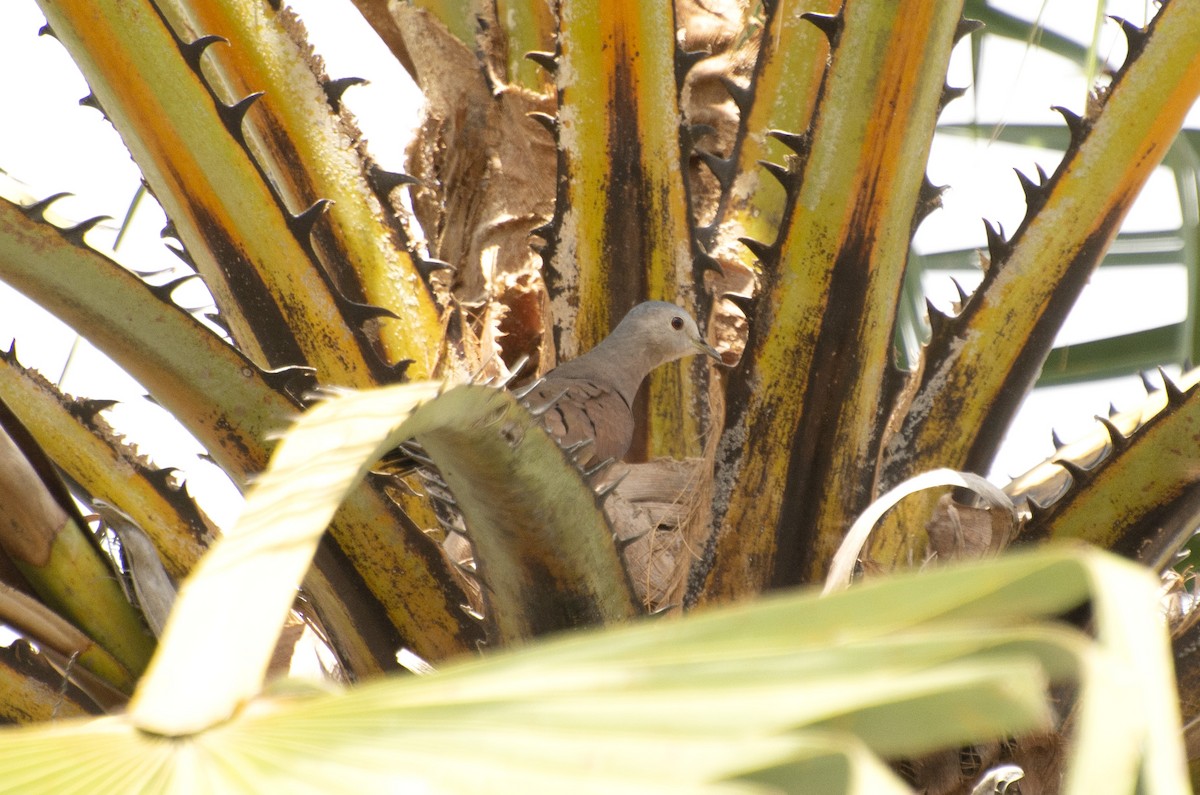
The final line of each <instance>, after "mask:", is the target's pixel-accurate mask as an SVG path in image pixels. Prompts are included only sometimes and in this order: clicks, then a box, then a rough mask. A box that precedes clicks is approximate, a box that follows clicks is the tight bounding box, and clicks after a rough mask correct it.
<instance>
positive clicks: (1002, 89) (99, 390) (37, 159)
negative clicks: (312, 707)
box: [0, 0, 1200, 526]
mask: <svg viewBox="0 0 1200 795" xmlns="http://www.w3.org/2000/svg"><path fill="white" fill-rule="evenodd" d="M290 4H291V5H292V6H293V7H294V8H296V9H297V10H298V11H299V13H300V14H301V16H302V17H304V18H305V19H306V21H307V23H308V27H309V31H310V33H311V37H312V40H313V44H314V46H315V48H316V50H317V52H319V53H320V54H321V55H322V56H323V57H324V58H325V60H326V64H327V70H328V72H329V74H330V75H331V76H332V77H347V76H360V77H367V78H369V79H370V80H371V84H370V85H368V86H361V87H354V88H351V89H350V90H349V91H348V92H347V93H346V96H345V100H344V102H345V104H346V106H347V107H349V109H350V110H351V111H352V112H353V113H354V114H355V115H356V116H357V118H358V121H359V126H360V127H361V128H362V129H363V131H364V133H365V134H366V136H367V138H368V140H369V141H370V145H371V148H372V150H373V152H374V153H375V155H376V157H377V158H378V159H379V161H380V162H381V164H382V165H384V166H385V167H388V168H391V169H395V170H403V147H404V144H405V142H406V140H407V137H408V134H409V132H408V131H409V130H411V129H412V127H413V126H415V125H416V124H417V121H418V115H419V103H420V97H419V94H417V92H416V91H415V89H414V88H413V86H412V84H411V82H410V81H409V80H408V78H407V75H406V74H405V73H404V71H403V69H402V68H401V67H400V66H399V64H397V63H396V61H395V60H394V59H393V58H392V57H391V55H390V53H389V52H388V51H387V49H386V48H385V47H384V45H383V44H382V43H381V42H379V41H378V39H377V38H376V37H375V35H374V33H373V32H372V31H371V30H370V29H369V28H368V27H367V26H366V23H365V22H363V21H362V20H361V18H359V17H358V15H357V13H356V12H355V11H354V9H353V8H352V7H351V6H350V5H349V3H348V2H347V0H295V1H294V2H291V3H290ZM996 5H1003V6H1005V7H1006V8H1007V9H1008V10H1010V11H1011V12H1012V13H1015V14H1018V15H1021V14H1030V13H1036V12H1037V9H1038V8H1039V7H1041V5H1042V4H1041V3H1038V2H1033V0H1012V1H1011V2H1007V3H996ZM1147 5H1148V4H1147V3H1145V2H1144V0H1127V1H1125V2H1118V1H1116V0H1114V1H1113V2H1108V3H1107V4H1106V8H1105V10H1106V12H1107V13H1110V14H1116V15H1120V16H1124V17H1126V18H1129V19H1131V20H1133V21H1135V22H1139V23H1140V22H1142V21H1144V20H1145V19H1146V16H1147ZM1095 10H1096V6H1095V5H1094V4H1093V3H1091V2H1082V1H1081V0H1050V1H1049V2H1047V3H1046V4H1045V7H1044V9H1043V12H1042V21H1043V23H1044V24H1045V25H1046V27H1047V28H1049V29H1051V30H1055V31H1057V32H1061V33H1064V34H1066V35H1069V36H1071V37H1072V38H1074V39H1075V40H1077V41H1080V42H1087V41H1090V40H1091V37H1092V27H1093V24H1094V21H1095V17H1094V13H1095ZM43 23H44V18H43V17H42V15H41V13H40V11H39V9H38V7H37V5H36V4H35V3H34V2H33V0H4V2H0V75H5V77H4V78H3V79H0V107H2V108H4V109H5V120H4V122H3V123H2V124H0V169H3V170H5V171H7V172H8V174H9V175H10V176H11V177H12V178H15V179H17V180H19V181H21V182H24V183H26V184H27V185H29V186H30V187H31V190H32V192H33V193H34V194H35V195H37V196H39V197H40V196H45V195H48V194H50V193H55V192H59V191H72V192H74V193H75V194H76V198H72V199H69V200H63V201H62V202H60V203H58V204H56V205H55V209H56V210H58V211H60V212H62V213H63V214H65V215H68V216H69V217H72V218H75V219H82V218H87V217H90V216H93V215H97V214H106V215H111V216H113V217H114V218H115V219H117V220H116V221H115V222H110V223H107V224H105V225H103V226H102V227H100V228H99V229H98V230H97V231H96V232H93V233H92V234H91V235H90V236H89V241H90V242H92V243H93V244H94V245H96V246H98V247H104V246H111V245H112V242H113V239H114V236H115V230H116V226H117V225H118V224H119V222H120V219H121V218H122V217H123V216H124V214H125V212H126V210H127V208H128V205H129V202H130V200H131V199H132V197H133V195H134V193H135V191H136V189H137V187H138V184H139V179H140V178H139V174H138V172H137V169H136V168H135V167H134V165H133V163H132V162H131V161H130V159H129V156H128V154H127V152H126V151H125V149H124V147H123V145H122V144H121V142H120V139H119V138H118V136H117V135H116V133H115V132H114V131H113V129H112V127H111V126H110V125H109V124H108V122H106V121H104V120H103V118H102V117H101V116H100V114H99V113H97V112H96V111H95V110H92V109H89V108H81V107H79V106H78V105H77V101H78V100H79V98H80V97H83V96H85V95H86V94H87V93H88V89H87V86H86V83H85V82H84V80H83V78H82V76H80V75H79V73H78V70H76V69H75V67H74V64H73V63H72V62H71V60H70V58H69V57H68V56H67V54H66V52H65V50H64V49H63V48H62V46H61V45H60V44H59V43H58V42H57V41H55V40H53V39H50V38H47V37H41V38H39V37H38V36H37V35H36V33H37V30H38V28H39V27H41V25H42V24H43ZM988 42H989V43H988V45H987V46H986V47H985V51H984V58H985V59H986V61H985V70H986V69H987V68H989V67H991V66H993V65H1000V66H1001V68H1002V70H1003V72H1002V73H1003V74H1004V75H1005V76H1004V78H1002V79H1001V78H994V79H992V80H991V81H988V82H985V83H984V85H983V86H981V88H980V93H979V95H978V96H976V95H975V92H974V91H973V90H972V91H968V93H967V95H966V96H965V97H964V98H962V99H960V100H957V101H956V102H954V103H951V105H950V106H949V107H948V109H947V111H946V113H945V114H944V116H943V121H970V120H971V117H972V113H973V108H975V107H977V108H978V111H979V114H980V118H982V119H985V120H989V121H991V120H1003V121H1005V122H1011V123H1017V122H1044V123H1049V124H1061V123H1062V121H1061V117H1059V116H1058V114H1057V113H1055V112H1053V111H1050V110H1049V107H1050V106H1051V105H1055V104H1061V105H1065V106H1067V107H1069V108H1072V109H1074V110H1076V111H1082V109H1083V105H1084V98H1085V96H1086V92H1087V86H1086V84H1085V80H1084V77H1083V75H1082V74H1081V72H1080V70H1079V69H1078V68H1077V67H1076V66H1075V65H1073V64H1071V63H1068V62H1066V61H1064V60H1062V59H1059V58H1056V57H1054V56H1050V55H1046V54H1044V53H1041V52H1039V51H1037V50H1027V49H1026V48H1025V47H1024V46H1023V45H1021V44H1020V43H1016V42H1006V41H997V40H994V39H989V40H988ZM1100 55H1101V58H1102V59H1107V60H1108V61H1109V62H1110V63H1112V64H1114V65H1119V64H1120V62H1121V60H1122V59H1123V57H1124V40H1123V37H1122V36H1121V34H1120V31H1119V30H1118V28H1117V26H1116V25H1115V24H1113V23H1111V22H1108V23H1106V24H1105V25H1104V28H1103V30H1102V37H1101V46H1100ZM1014 76H1015V77H1014ZM970 77H971V75H970V54H969V49H968V48H967V47H966V46H965V45H960V46H959V47H958V48H957V50H956V51H955V55H954V58H953V61H952V68H951V74H950V80H949V82H950V84H951V85H968V84H969V83H970ZM1189 126H1191V127H1197V126H1200V114H1198V113H1197V111H1196V109H1195V108H1194V109H1193V111H1192V114H1191V116H1190V117H1189ZM1057 160H1058V155H1057V154H1056V153H1049V152H1048V153H1045V155H1044V156H1043V157H1041V158H1040V160H1039V162H1040V163H1041V164H1042V166H1043V167H1044V168H1045V169H1046V171H1047V172H1053V170H1054V168H1055V166H1056V165H1057ZM1014 166H1016V167H1019V168H1021V169H1022V170H1024V171H1026V172H1027V173H1032V171H1033V161H1032V159H1031V155H1030V152H1029V150H1028V149H1018V148H1016V147H1012V146H1009V145H1005V144H1000V143H995V144H988V143H987V142H986V141H982V142H972V141H967V140H964V139H950V138H941V139H939V140H938V141H937V142H935V146H934V154H933V157H932V158H931V163H930V167H929V174H930V178H931V179H932V181H933V182H934V183H935V184H946V183H949V184H950V185H951V188H950V190H949V191H948V192H947V193H946V194H945V196H944V205H945V206H944V209H942V210H940V211H938V212H936V213H934V214H933V215H932V216H931V217H930V218H929V219H928V220H926V222H925V223H924V225H923V226H922V227H921V229H920V231H919V232H918V234H917V238H916V241H915V244H916V246H917V247H918V249H920V250H922V251H939V250H948V249H956V248H963V247H967V246H972V245H975V246H979V245H982V243H983V234H982V228H983V227H982V223H981V221H980V219H981V218H983V217H987V218H990V219H992V220H997V221H1000V222H1001V223H1003V224H1004V227H1005V228H1006V229H1007V230H1010V231H1011V230H1013V229H1015V228H1016V227H1017V225H1018V224H1019V222H1020V219H1021V217H1022V215H1023V214H1024V210H1025V208H1024V198H1023V195H1022V193H1021V190H1020V187H1019V185H1018V183H1017V181H1016V178H1015V177H1014V176H1013V173H1012V168H1013V167H1014ZM1178 221H1179V211H1178V206H1177V203H1176V200H1175V197H1174V188H1173V184H1172V183H1171V180H1170V178H1169V176H1168V175H1167V174H1166V172H1165V171H1164V170H1162V169H1159V172H1158V173H1156V175H1155V177H1154V178H1152V180H1151V185H1150V186H1149V188H1148V190H1147V192H1146V198H1145V200H1144V201H1142V200H1140V201H1139V203H1138V204H1136V205H1135V206H1134V208H1133V210H1132V212H1131V213H1130V216H1129V219H1128V220H1127V222H1126V226H1125V228H1126V229H1161V228H1169V227H1171V226H1172V225H1177V224H1178ZM163 222H164V219H163V216H162V214H161V211H160V210H158V209H157V207H156V206H154V204H153V202H151V201H147V202H144V203H143V205H142V207H141V208H140V209H139V211H138V213H137V214H136V215H135V217H134V228H133V229H132V230H131V231H130V233H129V234H128V235H127V237H126V240H125V242H123V243H122V246H121V250H120V251H119V252H118V258H119V259H120V258H123V259H125V261H127V262H130V263H137V264H138V265H139V267H145V265H146V263H147V262H151V263H159V264H160V266H161V267H173V266H174V265H175V260H174V257H173V256H172V255H170V254H168V253H166V252H165V251H164V250H163V247H162V245H161V243H160V242H159V240H158V230H159V229H161V227H162V225H163ZM139 232H140V234H139ZM960 276H961V278H960V281H963V283H964V286H967V287H968V289H969V288H970V287H972V286H973V285H974V284H975V282H977V281H978V279H979V274H978V273H977V272H976V273H963V274H960ZM1186 287H1187V285H1186V277H1185V275H1184V273H1183V270H1182V268H1162V269H1153V270H1147V269H1140V270H1138V271H1137V276H1136V278H1130V275H1129V274H1125V275H1124V276H1122V275H1121V274H1111V275H1110V274H1105V275H1104V276H1103V277H1098V278H1097V280H1096V281H1095V282H1094V283H1093V284H1091V285H1089V287H1088V288H1087V289H1086V290H1085V292H1084V295H1083V297H1082V299H1081V301H1080V304H1079V306H1078V307H1077V309H1076V311H1075V312H1074V313H1073V315H1072V317H1071V318H1070V319H1069V320H1068V322H1067V324H1066V327H1065V328H1064V329H1063V331H1062V334H1061V335H1060V337H1059V339H1060V341H1063V342H1066V341H1071V342H1078V341H1083V340H1088V339H1094V338H1097V337H1100V336H1108V335H1110V334H1113V333H1116V332H1118V331H1132V330H1137V329H1140V328H1149V327H1153V326H1158V325H1162V324H1164V323H1168V322H1174V321H1178V320H1180V319H1182V318H1183V316H1184V313H1185V311H1186V305H1185V299H1184V293H1185V291H1186ZM926 288H927V290H928V291H929V292H930V294H931V295H932V297H933V299H934V301H935V303H938V304H940V305H942V306H946V305H948V304H949V302H950V301H951V300H952V299H953V298H954V297H955V295H956V294H955V292H954V288H953V286H952V285H951V283H950V281H949V278H947V277H944V276H941V275H939V276H936V277H932V278H930V279H929V280H928V282H927V284H926ZM176 298H177V300H179V301H180V302H181V303H183V304H184V305H186V306H195V305H197V304H200V303H202V302H203V301H204V297H203V292H202V290H193V291H192V292H190V293H189V292H188V291H186V290H182V289H181V290H180V291H178V292H177V293H176ZM1118 308H1119V310H1120V311H1119V312H1117V311H1114V310H1116V309H1118ZM1115 320H1121V321H1128V323H1129V324H1130V326H1129V327H1128V328H1117V327H1115V326H1114V321H1115ZM13 337H16V339H17V348H18V353H19V356H20V360H21V362H22V363H23V364H25V365H27V366H33V367H36V368H37V369H39V370H40V371H41V372H42V373H43V374H44V375H46V377H48V378H50V379H51V380H56V381H57V380H59V379H60V377H61V376H62V375H63V371H64V366H65V364H66V362H67V358H68V356H69V355H70V353H71V351H72V349H73V347H77V348H78V350H77V352H76V355H75V356H73V357H72V359H71V364H70V366H69V367H68V368H67V369H66V374H65V377H63V378H62V384H61V385H62V387H63V389H64V390H65V391H67V392H69V393H72V394H78V395H82V396H87V397H95V398H109V399H114V398H115V399H120V400H122V401H124V403H123V404H122V405H120V406H118V407H116V408H114V409H113V410H112V411H110V412H109V413H108V416H109V419H110V421H112V422H113V423H114V424H115V425H117V426H118V427H119V428H121V429H123V430H124V431H125V432H126V433H128V434H129V435H130V436H131V438H132V439H133V440H135V441H137V442H138V444H139V446H140V447H141V448H142V449H143V450H145V451H147V452H148V453H149V454H150V455H151V456H152V458H154V460H155V461H156V463H158V464H159V465H164V466H165V465H171V466H176V467H179V468H180V469H181V470H184V471H185V472H186V473H187V474H186V477H187V480H188V484H189V488H190V489H191V491H192V492H193V494H196V495H197V497H198V498H199V499H200V500H201V501H202V503H203V504H204V505H205V508H206V510H208V511H209V512H210V513H211V514H212V515H213V518H214V519H215V520H216V521H217V522H218V524H220V525H222V526H228V525H229V524H230V523H231V522H232V519H233V518H234V516H235V514H236V511H237V506H238V504H239V500H238V497H237V495H236V492H235V490H234V489H233V488H232V486H231V485H229V483H228V481H226V480H225V478H224V475H223V474H221V473H220V472H219V471H218V470H217V469H216V468H215V467H212V466H210V465H208V464H205V463H204V462H202V461H200V460H199V459H197V458H196V453H197V452H199V446H198V445H197V444H196V443H195V442H194V441H193V440H191V439H190V437H189V436H188V435H187V434H186V433H185V432H183V431H182V430H178V429H177V426H176V427H172V426H173V423H172V422H170V421H169V418H168V417H167V415H166V413H165V412H163V411H161V410H160V409H158V408H157V407H155V406H153V405H152V404H150V403H149V402H148V401H146V400H145V399H144V398H142V394H143V392H144V390H142V389H141V388H140V387H139V386H138V385H137V384H136V383H134V382H133V381H132V380H131V379H129V378H128V376H125V375H124V374H123V373H121V372H120V371H119V370H117V369H116V368H115V367H114V366H113V365H111V364H110V363H107V361H106V360H105V359H104V358H103V357H102V356H100V355H98V354H96V353H95V352H94V351H93V350H92V349H91V348H90V346H88V345H87V344H86V343H81V344H78V345H77V339H76V336H75V334H74V333H73V332H72V331H70V330H69V329H67V328H66V327H65V326H63V325H62V324H60V323H58V322H57V321H55V320H54V319H53V318H51V317H50V316H49V315H47V314H46V313H44V312H42V311H41V310H40V309H38V308H37V307H36V306H35V305H33V304H31V303H30V302H28V301H27V300H25V299H24V298H23V297H21V296H20V295H19V294H16V293H14V292H12V291H11V290H9V289H7V288H6V287H5V286H4V285H3V284H0V345H4V346H5V347H7V344H8V342H9V341H10V340H11V339H12V338H13ZM1142 394H1143V389H1142V386H1141V382H1140V380H1139V379H1138V378H1137V377H1132V378H1129V379H1117V380H1115V381H1110V382H1104V383H1102V384H1099V385H1089V386H1083V387H1060V388H1055V389H1046V390H1040V391H1039V392H1037V393H1035V394H1034V395H1033V396H1032V397H1031V399H1030V401H1029V402H1028V405H1027V407H1026V409H1025V410H1023V411H1022V414H1021V416H1020V417H1018V419H1017V421H1016V423H1015V424H1014V427H1013V429H1012V431H1011V432H1010V436H1009V439H1008V441H1007V443H1006V446H1005V449H1004V450H1003V451H1002V453H1001V455H1000V458H999V460H998V461H997V464H996V467H995V469H994V471H993V479H995V480H996V481H997V482H1000V483H1003V482H1005V481H1006V480H1007V477H1006V475H1009V474H1013V475H1015V474H1018V473H1020V472H1022V471H1024V470H1025V469H1027V468H1029V467H1030V466H1032V465H1033V464H1035V463H1037V462H1038V461H1041V460H1042V459H1044V458H1045V457H1046V456H1048V455H1049V454H1050V453H1051V452H1053V448H1052V446H1051V443H1050V428H1051V427H1052V426H1053V427H1057V428H1058V429H1059V431H1060V434H1061V435H1062V436H1063V438H1065V439H1068V440H1069V439H1071V438H1073V437H1074V436H1077V435H1079V434H1081V433H1083V432H1085V431H1087V430H1088V429H1089V428H1090V427H1091V426H1092V420H1091V417H1092V415H1093V414H1097V413H1105V412H1106V411H1107V408H1108V404H1109V402H1110V401H1114V402H1115V403H1116V405H1117V406H1118V407H1128V406H1132V405H1134V404H1136V402H1137V401H1138V400H1140V398H1141V396H1142Z"/></svg>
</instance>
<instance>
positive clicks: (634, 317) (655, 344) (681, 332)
mask: <svg viewBox="0 0 1200 795" xmlns="http://www.w3.org/2000/svg"><path fill="white" fill-rule="evenodd" d="M610 336H611V338H612V339H613V340H614V341H618V340H619V341H621V342H626V343H629V342H633V343H636V346H637V347H639V348H641V349H642V351H643V353H642V355H643V356H645V357H647V358H648V359H649V361H648V362H647V364H648V365H649V369H653V368H654V367H657V366H658V365H660V364H666V363H667V362H673V361H675V360H676V359H681V358H683V357H684V356H691V355H692V354H696V353H703V354H704V355H706V356H711V357H712V358H714V359H716V360H717V361H718V362H721V354H720V353H718V352H717V350H716V349H715V348H713V347H712V346H711V345H709V344H708V343H707V342H705V341H704V337H703V336H702V335H701V334H700V329H699V328H697V326H696V321H695V320H693V319H692V316H691V315H689V314H688V313H687V311H686V310H684V309H682V308H680V307H678V306H675V305H674V304H669V303H667V302H666V301H646V302H645V303H641V304H638V305H637V306H635V307H634V308H633V309H630V310H629V314H627V315H625V317H624V318H622V320H621V322H620V323H619V324H618V325H617V327H616V328H615V329H613V333H612V334H611V335H610ZM631 347H632V346H631Z"/></svg>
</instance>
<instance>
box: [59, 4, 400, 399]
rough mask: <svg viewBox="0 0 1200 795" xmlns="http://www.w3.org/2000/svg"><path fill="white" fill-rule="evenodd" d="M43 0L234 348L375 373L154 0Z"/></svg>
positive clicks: (339, 299) (380, 370) (354, 373)
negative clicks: (106, 1) (105, 0)
mask: <svg viewBox="0 0 1200 795" xmlns="http://www.w3.org/2000/svg"><path fill="white" fill-rule="evenodd" d="M43 10H44V11H45V13H46V18H47V20H48V21H49V23H50V25H51V27H52V28H53V30H54V32H55V35H56V37H57V38H58V39H59V40H60V41H61V42H63V44H64V46H66V48H67V50H68V51H69V52H70V53H71V56H72V58H73V59H74V61H75V63H76V64H77V65H78V66H79V68H80V69H81V70H82V71H83V73H84V76H85V77H86V78H87V79H88V82H89V85H90V86H91V89H92V92H93V93H94V94H95V96H96V97H97V98H98V99H99V101H100V103H101V104H102V105H103V107H104V109H105V111H106V113H107V115H108V118H109V119H111V120H112V122H113V124H114V125H115V126H116V128H117V130H118V131H119V132H120V133H121V135H122V140H123V141H124V142H125V145H126V146H127V147H129V150H130V153H131V154H132V155H133V158H134V161H135V162H137V164H138V166H139V168H140V169H141V171H142V174H143V175H144V176H145V179H146V181H147V183H148V184H149V185H150V187H151V189H152V190H153V191H154V195H155V196H156V197H157V198H158V200H159V203H160V204H162V206H163V209H164V210H165V211H166V213H167V216H168V217H169V218H170V219H171V221H172V222H173V223H174V226H175V229H176V230H177V232H178V234H179V237H180V240H181V241H182V242H183V244H184V246H185V247H186V248H187V251H188V254H189V255H190V256H191V257H192V259H193V260H194V261H195V263H196V266H197V268H198V270H199V271H200V273H201V274H202V275H203V276H204V279H205V281H206V283H207V284H208V287H209V289H210V290H211V291H212V293H213V296H214V298H215V299H216V302H217V305H218V306H219V307H220V308H221V311H222V317H223V318H224V319H225V320H226V321H227V322H228V324H229V325H230V327H231V330H232V332H233V337H234V339H236V340H237V341H238V344H239V346H240V347H241V349H242V350H243V351H245V352H246V354H247V355H248V356H249V357H250V358H251V359H253V360H254V361H256V362H258V363H259V364H260V365H261V366H265V367H280V366H288V365H308V366H312V367H315V368H317V370H318V372H319V373H320V378H321V379H322V381H324V382H326V383H336V384H341V385H345V386H355V385H357V386H366V385H370V384H372V383H373V382H374V381H375V379H376V378H383V377H385V376H386V374H387V371H386V367H385V366H384V365H383V363H382V362H380V361H379V359H378V357H377V356H376V355H375V353H374V352H373V351H372V350H371V349H370V345H369V344H368V341H367V339H366V338H365V337H364V336H363V335H361V334H360V333H357V332H356V331H355V330H353V328H352V327H351V325H349V324H347V323H346V320H345V318H344V315H343V311H344V310H345V308H346V305H345V299H344V297H343V296H341V294H340V293H339V292H338V290H337V289H336V287H334V285H333V284H332V282H331V281H330V279H329V277H328V276H327V275H326V274H325V273H324V271H323V270H322V269H321V267H320V266H319V265H318V264H317V263H316V262H314V260H313V258H312V256H311V255H310V253H309V251H310V250H311V249H310V247H309V243H308V240H307V233H306V231H304V230H298V231H293V228H292V226H291V225H290V223H289V222H290V221H291V215H290V214H289V213H288V212H287V211H286V209H285V208H284V207H283V205H282V203H281V202H280V200H279V199H278V198H277V196H276V195H275V194H274V193H273V192H272V188H271V186H270V185H269V184H268V183H267V182H266V181H265V180H264V179H263V177H262V175H261V173H260V171H259V170H258V167H257V166H256V164H255V163H254V161H253V160H252V159H251V157H250V156H249V154H248V153H247V152H246V151H245V149H244V148H243V147H242V145H241V143H240V142H241V140H242V131H241V130H242V128H241V116H240V115H238V114H237V113H231V112H230V111H228V110H222V108H224V107H225V106H224V105H219V104H218V103H217V102H216V101H215V99H214V97H213V96H212V95H211V94H210V91H209V88H208V86H207V85H206V84H205V82H204V80H203V79H202V78H201V75H200V74H198V72H197V70H195V69H193V68H192V66H191V65H190V64H189V63H188V60H187V58H185V56H184V51H183V45H184V44H185V43H184V42H182V41H179V40H177V39H176V38H175V35H174V32H173V31H172V30H171V29H170V28H169V27H168V26H167V24H166V22H165V21H164V19H163V17H162V16H161V15H160V14H159V12H158V11H157V9H156V8H155V7H154V5H153V4H152V3H149V2H147V1H146V0H140V1H139V2H133V3H126V2H123V0H121V1H119V2H115V3H113V4H112V5H111V6H105V5H100V6H97V5H96V4H94V3H91V2H82V3H74V2H47V3H45V4H43ZM241 99H242V98H241V97H239V100H241ZM242 107H243V108H244V106H242ZM301 209H303V208H301Z"/></svg>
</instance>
